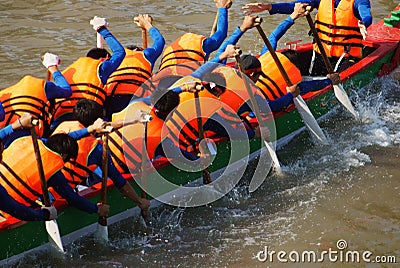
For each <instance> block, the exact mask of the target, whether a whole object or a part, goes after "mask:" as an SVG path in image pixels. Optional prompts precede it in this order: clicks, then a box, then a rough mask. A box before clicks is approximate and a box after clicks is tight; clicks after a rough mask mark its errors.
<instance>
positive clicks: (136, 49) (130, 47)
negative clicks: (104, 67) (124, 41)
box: [126, 45, 144, 51]
mask: <svg viewBox="0 0 400 268" xmlns="http://www.w3.org/2000/svg"><path fill="white" fill-rule="evenodd" d="M126 48H127V49H129V50H132V51H143V50H144V49H143V48H142V47H139V46H136V45H130V46H127V47H126Z"/></svg>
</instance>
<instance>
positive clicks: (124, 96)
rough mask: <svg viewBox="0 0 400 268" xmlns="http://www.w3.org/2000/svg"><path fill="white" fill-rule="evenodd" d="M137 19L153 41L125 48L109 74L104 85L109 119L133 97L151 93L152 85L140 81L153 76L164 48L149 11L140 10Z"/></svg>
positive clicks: (163, 42)
mask: <svg viewBox="0 0 400 268" xmlns="http://www.w3.org/2000/svg"><path fill="white" fill-rule="evenodd" d="M134 22H135V23H136V24H138V26H139V27H140V28H142V31H146V33H147V32H148V33H149V34H150V36H151V38H152V39H153V44H152V46H151V47H149V48H147V47H138V46H135V45H132V46H127V47H126V48H125V53H126V56H125V58H124V60H123V61H122V63H121V65H120V66H119V67H118V69H117V70H115V72H113V73H112V74H111V75H110V77H109V79H108V80H107V84H106V85H105V90H106V92H107V98H106V102H105V104H104V106H105V108H106V119H111V115H112V114H113V113H117V112H120V111H121V110H123V109H124V108H125V107H126V106H127V105H128V104H129V102H130V101H131V100H132V99H137V98H142V97H146V96H149V95H150V94H151V89H150V88H145V87H142V86H141V85H142V84H143V83H144V82H145V81H146V80H147V79H149V78H150V77H151V76H152V72H153V68H154V64H155V62H156V60H157V59H158V58H159V56H160V55H161V53H162V52H163V48H164V45H165V40H164V37H163V36H162V35H161V33H160V31H159V30H158V29H157V28H156V27H154V26H153V24H152V22H153V19H152V17H151V16H149V15H148V14H139V15H138V16H137V17H135V20H134ZM144 45H146V44H144Z"/></svg>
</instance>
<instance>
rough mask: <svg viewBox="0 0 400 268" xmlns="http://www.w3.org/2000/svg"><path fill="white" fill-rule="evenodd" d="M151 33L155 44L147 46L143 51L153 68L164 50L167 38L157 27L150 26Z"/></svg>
mask: <svg viewBox="0 0 400 268" xmlns="http://www.w3.org/2000/svg"><path fill="white" fill-rule="evenodd" d="M149 34H150V36H151V39H152V40H153V45H152V46H151V47H149V48H146V49H145V50H144V51H143V53H144V56H145V57H146V59H147V60H148V61H149V62H150V64H151V66H152V68H153V67H154V64H155V62H156V61H157V59H158V57H160V55H161V53H162V52H163V49H164V46H165V39H164V37H163V36H162V34H161V33H160V31H159V30H158V29H157V28H155V27H151V28H150V30H149Z"/></svg>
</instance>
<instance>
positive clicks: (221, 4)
mask: <svg viewBox="0 0 400 268" xmlns="http://www.w3.org/2000/svg"><path fill="white" fill-rule="evenodd" d="M214 2H215V6H216V7H217V8H226V9H229V8H230V7H231V6H232V0H215V1H214Z"/></svg>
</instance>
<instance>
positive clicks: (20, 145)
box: [0, 136, 64, 206]
mask: <svg viewBox="0 0 400 268" xmlns="http://www.w3.org/2000/svg"><path fill="white" fill-rule="evenodd" d="M38 144H39V150H40V156H41V158H42V162H43V170H44V175H45V179H46V180H48V179H49V178H51V176H52V175H53V174H54V173H56V172H57V171H59V170H60V169H61V168H62V167H63V166H64V162H63V159H62V157H61V156H60V155H59V154H57V153H55V152H53V151H51V150H50V149H49V148H47V147H46V146H45V145H44V144H43V142H42V141H41V140H38ZM0 184H1V185H2V186H3V187H4V188H5V189H6V190H7V192H8V194H9V195H10V196H12V197H13V198H14V199H15V200H16V201H18V202H20V203H21V204H23V205H26V206H38V203H37V202H36V200H37V199H38V198H39V197H40V196H41V195H42V188H41V182H40V177H39V171H38V166H37V162H36V157H35V152H34V150H33V144H32V137H30V136H25V137H21V138H18V139H16V140H15V141H13V142H12V143H11V144H10V146H9V147H8V148H7V149H5V150H4V152H3V161H2V162H1V163H0Z"/></svg>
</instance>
